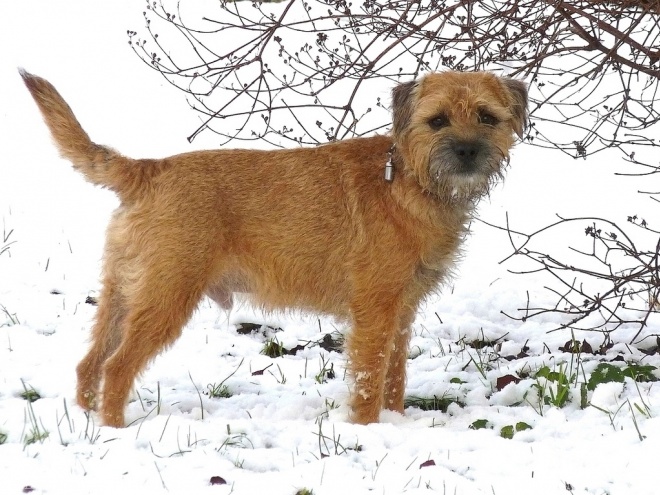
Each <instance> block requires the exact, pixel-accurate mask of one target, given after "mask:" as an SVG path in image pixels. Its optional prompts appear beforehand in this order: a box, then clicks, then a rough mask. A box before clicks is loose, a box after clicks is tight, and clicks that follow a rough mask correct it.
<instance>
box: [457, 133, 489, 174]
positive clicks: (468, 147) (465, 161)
mask: <svg viewBox="0 0 660 495" xmlns="http://www.w3.org/2000/svg"><path fill="white" fill-rule="evenodd" d="M481 148H482V146H481V145H480V144H479V143H478V142H476V141H457V142H456V143H454V145H453V146H452V150H453V152H454V154H455V155H456V157H457V158H458V160H459V161H460V163H461V166H462V170H461V172H463V173H466V174H467V173H471V172H474V170H475V169H476V168H477V163H478V160H477V157H478V156H479V153H480V152H481Z"/></svg>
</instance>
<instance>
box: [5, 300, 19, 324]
mask: <svg viewBox="0 0 660 495" xmlns="http://www.w3.org/2000/svg"><path fill="white" fill-rule="evenodd" d="M0 313H3V314H4V315H5V316H6V317H7V321H6V322H5V323H3V324H2V325H0V326H5V325H7V326H12V325H20V323H21V322H20V320H19V319H18V316H16V313H10V312H9V310H8V309H7V308H6V307H4V306H3V305H2V304H0Z"/></svg>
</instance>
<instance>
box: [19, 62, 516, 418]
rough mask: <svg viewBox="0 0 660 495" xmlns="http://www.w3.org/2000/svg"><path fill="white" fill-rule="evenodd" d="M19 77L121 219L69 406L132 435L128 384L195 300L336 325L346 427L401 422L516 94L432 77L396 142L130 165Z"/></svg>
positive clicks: (396, 124) (498, 166) (496, 81)
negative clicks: (347, 406)
mask: <svg viewBox="0 0 660 495" xmlns="http://www.w3.org/2000/svg"><path fill="white" fill-rule="evenodd" d="M21 76H22V77H23V80H24V82H25V84H26V86H27V88H28V89H29V91H30V93H31V94H32V96H33V98H34V100H35V101H36V103H37V105H38V106H39V109H40V110H41V113H42V114H43V117H44V120H45V122H46V124H47V126H48V127H49V129H50V132H51V133H52V135H53V138H54V141H55V144H56V145H57V147H58V148H59V151H60V154H61V155H62V156H63V157H64V158H66V159H68V160H70V161H71V162H72V164H73V167H74V168H76V169H77V170H79V171H80V172H81V173H82V174H83V175H84V176H85V177H86V178H87V180H88V181H90V182H92V183H93V184H97V185H100V186H104V187H107V188H109V189H111V190H112V191H114V192H115V193H116V194H117V195H118V197H119V199H120V201H121V204H120V206H119V207H118V208H117V210H116V211H115V212H114V214H113V216H112V220H111V221H110V224H109V226H108V230H107V238H106V245H105V253H104V265H103V276H102V278H103V287H102V290H101V294H100V297H99V304H98V309H97V313H96V319H95V323H94V326H93V330H92V339H91V345H90V350H89V352H88V353H87V355H86V356H85V357H84V359H83V360H82V361H81V362H80V364H79V365H78V367H77V377H78V386H77V401H78V404H79V405H80V406H81V407H83V408H85V409H88V410H89V409H95V408H97V407H98V408H99V409H100V415H101V419H102V421H103V423H104V424H105V425H110V426H115V427H120V426H123V425H124V409H125V406H126V403H127V400H128V397H129V394H130V392H131V389H132V387H133V384H134V381H135V379H136V376H137V375H138V373H140V372H141V371H142V370H143V369H144V368H145V367H146V366H147V364H148V363H149V361H150V360H152V359H153V358H154V357H156V356H157V355H158V353H160V352H161V351H163V349H165V348H166V347H167V346H169V345H171V344H172V343H173V342H174V341H175V340H176V339H177V338H178V337H179V335H180V334H181V331H182V328H183V326H184V325H185V324H186V322H187V321H188V319H189V318H190V316H191V314H192V313H193V311H194V310H195V308H196V307H197V305H198V303H199V302H200V299H201V298H202V297H203V296H204V294H207V295H209V296H210V297H211V298H212V299H213V300H215V301H216V302H217V303H218V304H219V305H220V306H222V307H223V308H225V309H229V308H231V305H232V298H233V296H232V294H233V293H234V292H244V293H249V295H250V297H251V299H252V300H253V301H255V302H256V303H257V304H259V305H261V307H263V308H264V309H267V310H273V309H274V310H277V309H283V308H298V309H301V310H305V311H312V312H319V313H325V314H330V315H334V316H336V317H339V318H343V319H346V320H347V321H348V322H350V324H351V326H352V331H351V332H350V334H349V336H348V338H347V357H348V362H347V366H348V370H349V372H350V377H351V379H352V380H351V381H352V387H353V388H352V394H351V399H350V402H351V413H350V415H351V419H352V421H354V422H357V423H362V424H365V423H371V422H377V421H378V420H379V414H380V411H381V410H382V409H383V408H387V409H390V410H393V411H397V412H399V413H403V408H404V401H403V399H404V387H405V365H406V358H407V349H408V341H409V338H410V328H411V325H412V323H413V320H414V318H415V313H416V311H417V309H418V307H419V305H420V303H421V301H423V300H424V298H425V297H426V296H428V295H429V294H430V293H431V292H433V291H434V290H435V289H436V288H437V287H438V286H439V285H441V284H442V282H443V281H445V279H446V278H447V276H448V273H449V272H450V270H451V268H452V266H453V264H454V262H455V259H456V258H457V256H458V254H459V248H460V244H461V241H462V240H463V238H464V237H465V235H466V233H467V224H468V222H469V220H470V218H471V215H472V214H473V212H474V208H475V205H476V203H477V201H478V200H479V199H480V198H481V197H483V196H484V195H485V194H487V193H488V191H489V189H490V188H491V186H492V184H493V183H494V182H495V181H496V180H497V179H498V178H501V176H502V170H503V167H505V166H506V165H507V164H508V160H509V150H510V148H511V147H512V145H513V144H514V141H515V136H516V135H518V136H519V137H522V134H523V130H524V127H525V124H526V120H527V90H526V86H525V85H524V84H523V83H522V82H520V81H516V80H514V79H509V78H504V77H497V76H495V75H493V74H491V73H487V72H474V73H458V72H441V73H430V74H427V75H425V76H424V77H422V78H421V79H419V80H416V81H411V82H406V83H402V84H399V85H398V86H396V87H395V88H394V90H393V92H392V113H393V124H392V132H391V135H376V136H373V137H366V138H355V139H348V140H345V141H338V142H332V143H329V144H325V145H322V146H318V147H315V148H297V149H288V150H287V149H285V150H274V151H256V150H244V149H220V150H213V151H194V152H190V153H184V154H180V155H176V156H172V157H169V158H163V159H131V158H127V157H125V156H122V155H121V154H119V153H118V152H116V151H115V150H113V149H111V148H109V147H106V146H101V145H98V144H95V143H93V142H92V141H91V140H90V138H89V137H88V135H87V133H86V132H85V131H84V130H83V129H82V127H81V126H80V124H79V123H78V121H77V119H76V117H75V116H74V114H73V112H72V111H71V109H70V108H69V106H68V105H67V103H66V102H65V101H64V100H63V99H62V97H61V96H60V95H59V93H58V92H57V91H56V90H55V88H54V87H53V86H52V85H51V84H50V83H49V82H48V81H46V80H44V79H42V78H40V77H37V76H34V75H31V74H29V73H27V72H25V71H22V70H21Z"/></svg>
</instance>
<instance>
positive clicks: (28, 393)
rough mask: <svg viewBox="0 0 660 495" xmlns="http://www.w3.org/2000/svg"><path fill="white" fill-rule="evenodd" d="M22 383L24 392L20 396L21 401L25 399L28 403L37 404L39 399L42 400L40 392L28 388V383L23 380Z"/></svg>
mask: <svg viewBox="0 0 660 495" xmlns="http://www.w3.org/2000/svg"><path fill="white" fill-rule="evenodd" d="M21 383H22V384H23V392H21V394H20V397H21V399H24V400H26V401H28V402H36V401H38V400H39V399H41V395H39V392H37V391H36V390H35V389H34V388H32V387H31V386H30V387H29V388H28V385H26V383H25V382H24V381H22V380H21Z"/></svg>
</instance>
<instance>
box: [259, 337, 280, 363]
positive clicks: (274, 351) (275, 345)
mask: <svg viewBox="0 0 660 495" xmlns="http://www.w3.org/2000/svg"><path fill="white" fill-rule="evenodd" d="M284 350H285V349H284V346H283V345H282V344H280V342H279V340H277V338H276V337H273V338H272V339H268V340H267V341H266V343H265V344H264V347H263V349H261V354H263V355H265V356H268V357H269V358H278V357H282V356H284Z"/></svg>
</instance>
